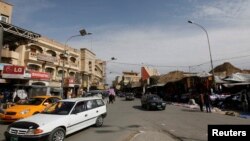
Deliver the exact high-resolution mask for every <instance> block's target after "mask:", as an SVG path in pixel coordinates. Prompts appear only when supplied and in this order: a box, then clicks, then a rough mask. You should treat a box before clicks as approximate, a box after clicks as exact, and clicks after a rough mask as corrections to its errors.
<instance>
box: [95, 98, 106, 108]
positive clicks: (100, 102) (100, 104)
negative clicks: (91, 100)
mask: <svg viewBox="0 0 250 141" xmlns="http://www.w3.org/2000/svg"><path fill="white" fill-rule="evenodd" d="M96 103H97V105H98V107H100V106H103V105H104V103H103V101H102V100H101V99H97V100H96Z"/></svg>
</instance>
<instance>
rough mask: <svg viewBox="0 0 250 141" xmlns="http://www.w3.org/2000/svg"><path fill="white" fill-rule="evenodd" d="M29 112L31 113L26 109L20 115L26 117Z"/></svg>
mask: <svg viewBox="0 0 250 141" xmlns="http://www.w3.org/2000/svg"><path fill="white" fill-rule="evenodd" d="M28 112H30V110H29V109H26V110H23V111H21V112H20V114H22V115H25V114H27V113H28Z"/></svg>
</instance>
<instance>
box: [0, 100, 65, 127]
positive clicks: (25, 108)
mask: <svg viewBox="0 0 250 141" xmlns="http://www.w3.org/2000/svg"><path fill="white" fill-rule="evenodd" d="M59 100H61V98H59V97H57V96H35V97H33V98H30V99H28V100H27V101H25V102H18V103H17V104H16V105H14V106H12V107H9V108H7V109H6V110H5V111H4V113H3V114H0V119H1V120H2V121H4V122H13V121H16V120H18V119H22V118H26V117H29V116H32V115H34V114H37V113H40V112H42V111H43V110H44V109H45V108H47V107H48V106H49V105H50V104H52V103H54V102H57V101H59Z"/></svg>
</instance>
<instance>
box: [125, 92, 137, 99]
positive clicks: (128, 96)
mask: <svg viewBox="0 0 250 141" xmlns="http://www.w3.org/2000/svg"><path fill="white" fill-rule="evenodd" d="M125 97H126V100H134V99H135V95H134V94H133V93H126V94H125Z"/></svg>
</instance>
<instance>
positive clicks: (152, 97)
mask: <svg viewBox="0 0 250 141" xmlns="http://www.w3.org/2000/svg"><path fill="white" fill-rule="evenodd" d="M148 99H149V100H159V99H160V98H159V97H158V96H150V97H149V98H148Z"/></svg>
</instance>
